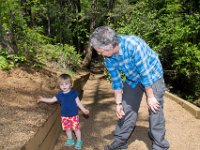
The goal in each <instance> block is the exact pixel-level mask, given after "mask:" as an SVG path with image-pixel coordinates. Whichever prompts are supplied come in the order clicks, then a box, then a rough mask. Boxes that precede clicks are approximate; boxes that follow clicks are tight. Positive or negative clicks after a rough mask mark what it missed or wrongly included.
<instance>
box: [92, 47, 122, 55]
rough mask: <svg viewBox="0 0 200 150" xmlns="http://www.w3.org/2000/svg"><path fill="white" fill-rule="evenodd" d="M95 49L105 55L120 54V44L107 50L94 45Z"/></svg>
mask: <svg viewBox="0 0 200 150" xmlns="http://www.w3.org/2000/svg"><path fill="white" fill-rule="evenodd" d="M94 49H95V50H96V51H97V53H98V54H99V55H103V56H105V57H111V56H112V55H114V54H118V52H119V46H115V47H114V48H111V49H109V50H105V49H102V48H96V47H94Z"/></svg>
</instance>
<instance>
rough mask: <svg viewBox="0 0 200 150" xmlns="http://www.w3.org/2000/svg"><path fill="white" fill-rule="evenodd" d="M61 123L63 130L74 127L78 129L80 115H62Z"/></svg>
mask: <svg viewBox="0 0 200 150" xmlns="http://www.w3.org/2000/svg"><path fill="white" fill-rule="evenodd" d="M61 123H62V128H63V130H67V129H73V130H78V129H79V116H78V115H77V116H73V117H61Z"/></svg>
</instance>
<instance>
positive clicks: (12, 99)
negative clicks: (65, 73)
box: [0, 68, 57, 150]
mask: <svg viewBox="0 0 200 150" xmlns="http://www.w3.org/2000/svg"><path fill="white" fill-rule="evenodd" d="M55 76H56V74H53V73H51V72H48V71H45V70H31V69H27V68H21V69H13V70H10V71H7V72H5V71H0V79H1V82H0V118H1V119H0V149H1V150H5V149H9V150H16V149H19V148H20V147H21V146H22V145H24V144H25V143H26V142H27V141H28V140H29V139H30V138H31V137H32V136H33V135H34V134H35V133H36V131H37V130H38V127H40V126H41V125H42V124H43V123H44V122H45V121H46V120H47V118H48V116H49V114H50V113H51V112H52V110H53V109H54V108H55V105H48V104H44V103H40V104H37V103H36V97H37V96H38V95H44V96H49V97H51V96H53V95H54V94H55V92H56V91H57V89H56V79H55Z"/></svg>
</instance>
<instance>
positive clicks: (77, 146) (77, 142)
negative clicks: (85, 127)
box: [75, 140, 83, 150]
mask: <svg viewBox="0 0 200 150" xmlns="http://www.w3.org/2000/svg"><path fill="white" fill-rule="evenodd" d="M82 146H83V141H81V140H77V141H76V144H75V149H78V150H80V149H82Z"/></svg>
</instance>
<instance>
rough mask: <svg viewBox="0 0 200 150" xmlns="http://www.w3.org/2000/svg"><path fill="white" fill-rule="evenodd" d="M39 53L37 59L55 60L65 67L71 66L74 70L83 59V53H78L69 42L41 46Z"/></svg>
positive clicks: (43, 60)
mask: <svg viewBox="0 0 200 150" xmlns="http://www.w3.org/2000/svg"><path fill="white" fill-rule="evenodd" d="M37 53H38V56H37V59H38V60H40V61H42V62H45V61H47V60H48V61H51V62H52V61H54V62H57V63H58V64H60V65H61V66H63V68H69V69H72V70H76V69H77V68H78V67H79V63H80V61H81V55H80V54H77V52H76V51H75V49H74V47H73V46H69V45H67V44H65V45H62V44H57V45H52V44H47V45H44V46H41V47H40V48H39V49H38V52H37Z"/></svg>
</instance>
